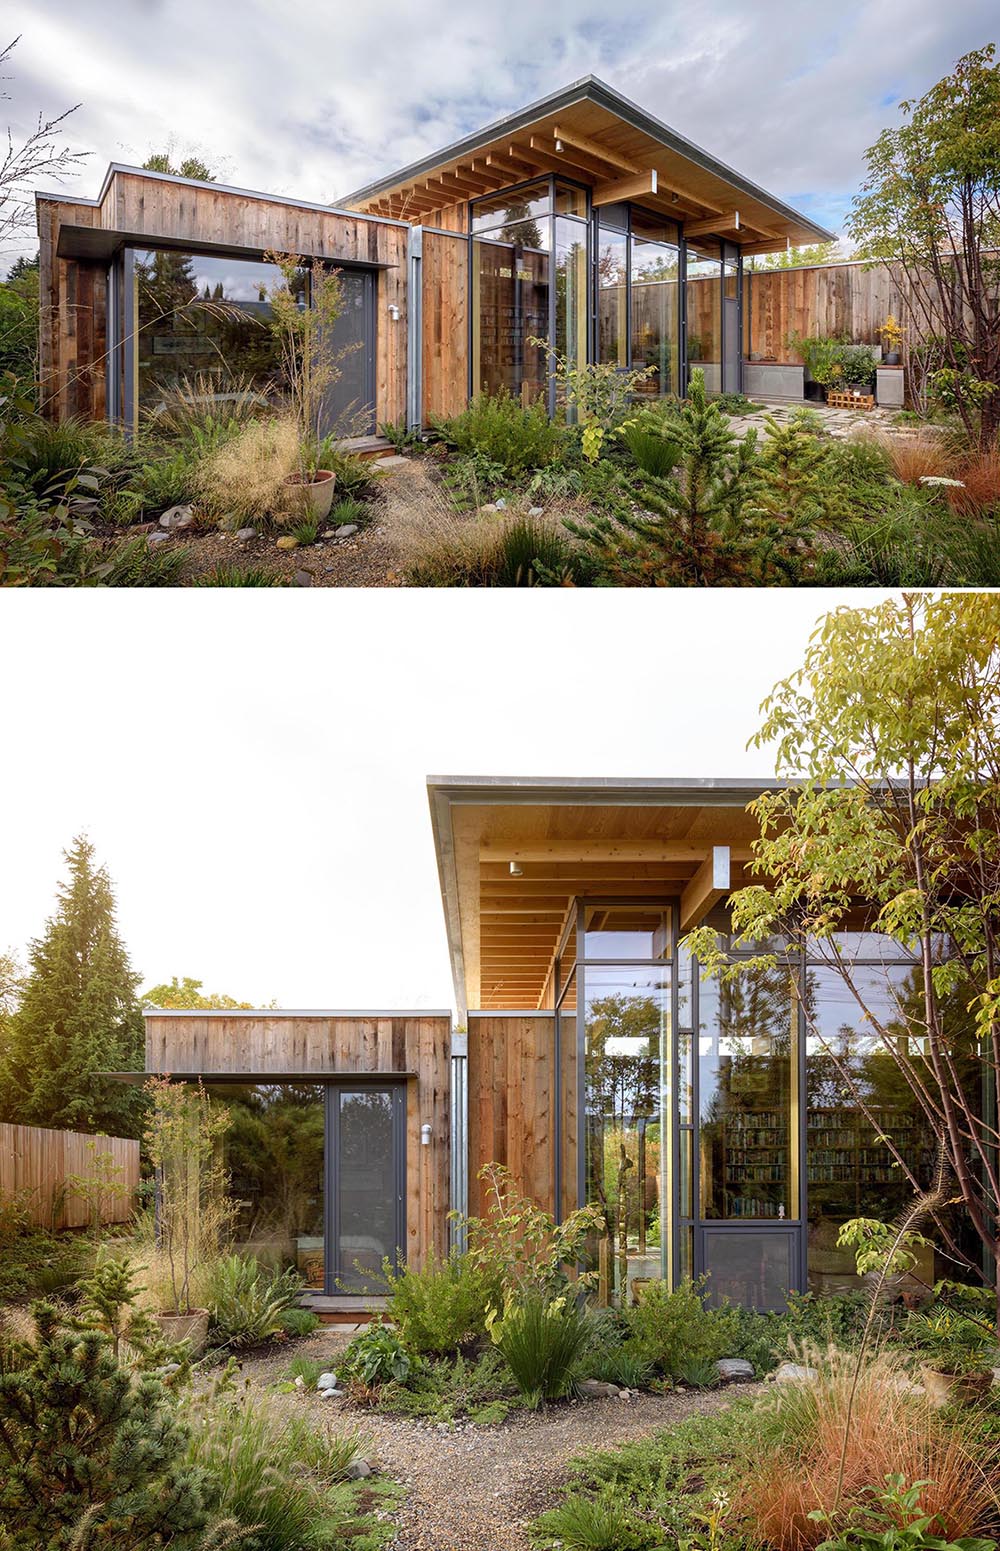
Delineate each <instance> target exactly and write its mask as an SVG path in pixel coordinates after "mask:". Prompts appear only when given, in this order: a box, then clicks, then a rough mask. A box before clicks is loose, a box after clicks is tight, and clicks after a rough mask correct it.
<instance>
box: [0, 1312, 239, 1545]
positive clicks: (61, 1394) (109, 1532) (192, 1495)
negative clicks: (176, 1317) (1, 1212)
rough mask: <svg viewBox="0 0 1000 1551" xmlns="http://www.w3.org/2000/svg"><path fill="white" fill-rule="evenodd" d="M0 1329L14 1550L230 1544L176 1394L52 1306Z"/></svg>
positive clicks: (1, 1482)
mask: <svg viewBox="0 0 1000 1551" xmlns="http://www.w3.org/2000/svg"><path fill="white" fill-rule="evenodd" d="M32 1313H33V1314H34V1318H35V1327H36V1328H35V1334H34V1338H33V1339H32V1340H21V1339H17V1338H14V1339H11V1338H10V1337H8V1336H0V1525H2V1526H3V1531H2V1533H3V1537H4V1538H3V1540H2V1542H0V1543H2V1544H3V1545H4V1546H8V1547H10V1548H11V1551H37V1548H40V1547H43V1546H44V1547H48V1548H51V1551H91V1548H93V1551H97V1548H98V1547H101V1548H103V1551H134V1548H136V1547H140V1546H148V1547H154V1546H172V1547H173V1548H174V1551H208V1548H209V1547H219V1546H221V1545H223V1544H228V1543H231V1537H230V1534H229V1533H228V1531H231V1530H232V1529H233V1528H234V1526H233V1525H232V1524H231V1523H227V1524H221V1523H220V1522H219V1521H218V1520H216V1519H215V1518H214V1515H213V1508H214V1506H215V1503H216V1501H217V1497H218V1493H217V1487H216V1485H215V1484H214V1483H213V1482H212V1480H211V1479H210V1478H209V1477H208V1476H207V1474H206V1472H205V1471H204V1470H202V1469H200V1468H199V1467H198V1466H196V1465H192V1464H190V1463H189V1462H188V1451H189V1433H188V1430H187V1428H186V1426H185V1425H184V1423H183V1422H182V1421H181V1420H180V1419H179V1418H178V1416H177V1414H176V1411H175V1407H174V1403H173V1399H172V1397H171V1394H170V1391H169V1390H168V1388H167V1387H166V1385H165V1384H164V1383H163V1382H162V1381H161V1379H160V1378H158V1377H156V1376H154V1375H153V1374H150V1373H141V1372H132V1371H130V1370H129V1369H128V1368H127V1367H125V1366H123V1365H122V1364H121V1363H119V1362H118V1361H117V1360H116V1358H115V1355H114V1352H113V1349H112V1343H111V1340H110V1339H109V1337H108V1336H107V1335H105V1334H103V1333H102V1332H101V1331H98V1330H81V1329H79V1328H76V1327H75V1326H74V1325H73V1324H72V1323H71V1322H70V1321H68V1320H67V1319H66V1318H65V1317H64V1316H61V1315H60V1314H59V1313H58V1312H57V1310H56V1309H55V1308H54V1307H53V1306H52V1305H51V1304H45V1303H38V1304H35V1305H34V1307H33V1310H32Z"/></svg>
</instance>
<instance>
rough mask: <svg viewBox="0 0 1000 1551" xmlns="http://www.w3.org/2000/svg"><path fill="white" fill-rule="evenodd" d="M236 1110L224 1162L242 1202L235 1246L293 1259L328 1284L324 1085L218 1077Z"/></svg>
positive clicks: (215, 1094)
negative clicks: (324, 1204)
mask: <svg viewBox="0 0 1000 1551" xmlns="http://www.w3.org/2000/svg"><path fill="white" fill-rule="evenodd" d="M205 1091H206V1093H208V1095H209V1097H210V1098H211V1100H212V1102H213V1103H217V1104H224V1105H225V1106H226V1108H227V1109H228V1110H229V1114H230V1126H229V1130H228V1131H227V1132H226V1135H225V1138H224V1141H223V1148H224V1159H223V1161H224V1166H225V1169H226V1171H227V1173H228V1175H229V1179H230V1186H229V1189H230V1194H231V1196H232V1197H233V1199H234V1200H235V1202H236V1204H237V1209H238V1211H237V1218H236V1225H235V1247H236V1248H237V1249H238V1250H239V1251H240V1253H241V1254H250V1255H256V1256H258V1257H259V1258H260V1259H262V1260H264V1261H266V1262H268V1263H270V1264H274V1265H294V1266H296V1267H297V1268H298V1270H299V1272H300V1274H301V1275H302V1278H303V1280H304V1281H305V1282H306V1284H307V1285H308V1286H309V1287H313V1288H317V1289H319V1290H322V1288H323V1275H324V1243H323V1156H324V1142H323V1126H324V1113H323V1112H324V1105H323V1093H324V1090H323V1088H322V1087H320V1086H319V1085H318V1084H312V1083H277V1082H276V1083H248V1084H245V1085H244V1084H242V1083H228V1082H227V1083H212V1082H207V1083H206V1084H205Z"/></svg>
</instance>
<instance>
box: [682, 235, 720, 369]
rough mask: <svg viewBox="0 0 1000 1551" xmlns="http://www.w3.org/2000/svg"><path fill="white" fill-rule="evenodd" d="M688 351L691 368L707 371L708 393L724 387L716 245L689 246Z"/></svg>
mask: <svg viewBox="0 0 1000 1551" xmlns="http://www.w3.org/2000/svg"><path fill="white" fill-rule="evenodd" d="M686 295H687V355H688V368H689V370H692V369H697V370H700V371H702V372H704V374H705V387H706V390H707V391H708V392H709V393H721V391H722V264H721V260H720V258H719V254H718V248H717V246H716V247H715V248H714V251H713V245H712V244H707V245H703V244H701V243H699V244H698V245H697V247H691V246H689V247H688V250H687V286H686Z"/></svg>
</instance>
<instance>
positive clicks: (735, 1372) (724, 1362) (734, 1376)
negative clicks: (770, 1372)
mask: <svg viewBox="0 0 1000 1551" xmlns="http://www.w3.org/2000/svg"><path fill="white" fill-rule="evenodd" d="M715 1366H716V1368H717V1369H718V1370H719V1378H720V1379H726V1380H728V1381H729V1382H730V1383H737V1382H739V1381H740V1380H745V1379H752V1378H754V1376H755V1375H754V1371H753V1363H748V1362H747V1360H746V1358H745V1357H720V1358H719V1361H718V1362H717V1363H716V1365H715Z"/></svg>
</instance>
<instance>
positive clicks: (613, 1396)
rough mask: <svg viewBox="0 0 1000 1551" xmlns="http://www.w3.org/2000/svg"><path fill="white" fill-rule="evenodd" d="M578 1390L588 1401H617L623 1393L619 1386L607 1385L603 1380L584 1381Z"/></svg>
mask: <svg viewBox="0 0 1000 1551" xmlns="http://www.w3.org/2000/svg"><path fill="white" fill-rule="evenodd" d="M576 1388H577V1393H578V1394H580V1395H584V1396H585V1397H586V1398H587V1399H588V1400H617V1398H618V1396H619V1394H620V1393H621V1391H620V1390H619V1388H618V1385H617V1384H605V1383H604V1380H603V1379H584V1380H583V1381H582V1382H581V1383H579V1384H578V1385H577V1386H576Z"/></svg>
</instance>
